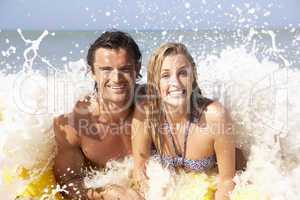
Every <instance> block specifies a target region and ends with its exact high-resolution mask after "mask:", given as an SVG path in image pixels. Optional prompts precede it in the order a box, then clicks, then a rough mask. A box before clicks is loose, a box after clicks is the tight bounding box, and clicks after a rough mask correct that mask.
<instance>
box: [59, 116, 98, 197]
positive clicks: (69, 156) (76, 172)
mask: <svg viewBox="0 0 300 200" xmlns="http://www.w3.org/2000/svg"><path fill="white" fill-rule="evenodd" d="M54 132H55V139H56V143H57V147H58V152H57V155H56V157H55V164H54V174H55V178H56V180H57V182H58V183H59V184H60V185H61V186H62V187H65V190H66V191H67V193H66V192H65V193H63V196H64V197H66V198H67V199H72V200H73V199H74V200H75V199H81V200H86V199H95V198H93V197H92V196H91V194H92V193H93V194H94V192H89V195H88V190H87V189H85V187H84V180H83V178H84V171H83V170H84V167H85V161H84V160H85V159H84V155H83V153H82V152H81V150H80V143H79V141H80V139H79V136H78V135H77V133H76V130H75V129H74V128H73V127H71V126H70V125H69V124H68V118H67V117H66V116H60V117H58V118H56V119H54ZM95 195H96V194H95Z"/></svg>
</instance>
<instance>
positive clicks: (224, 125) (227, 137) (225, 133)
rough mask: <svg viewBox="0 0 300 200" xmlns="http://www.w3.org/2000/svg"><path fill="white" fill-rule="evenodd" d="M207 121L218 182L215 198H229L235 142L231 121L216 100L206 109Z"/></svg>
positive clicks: (233, 168) (234, 159) (219, 199)
mask: <svg viewBox="0 0 300 200" xmlns="http://www.w3.org/2000/svg"><path fill="white" fill-rule="evenodd" d="M207 123H208V126H209V129H210V132H211V134H213V138H214V149H215V153H216V156H217V164H218V170H219V182H218V187H217V192H216V194H215V199H216V200H227V199H229V193H230V192H231V191H232V190H233V188H234V182H233V177H234V176H235V162H236V157H235V142H234V137H233V130H232V121H231V118H230V116H229V114H228V113H227V111H226V110H225V108H224V107H223V106H222V105H221V104H220V103H218V102H213V103H212V104H210V105H209V106H208V109H207Z"/></svg>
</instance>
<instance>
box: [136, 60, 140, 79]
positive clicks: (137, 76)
mask: <svg viewBox="0 0 300 200" xmlns="http://www.w3.org/2000/svg"><path fill="white" fill-rule="evenodd" d="M141 67H142V63H141V62H138V63H137V64H136V65H135V72H136V78H137V79H139V78H140V77H139V74H140V71H141Z"/></svg>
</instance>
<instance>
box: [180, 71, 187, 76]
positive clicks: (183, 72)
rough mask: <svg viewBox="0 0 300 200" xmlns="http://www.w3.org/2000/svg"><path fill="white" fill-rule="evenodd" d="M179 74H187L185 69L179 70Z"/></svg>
mask: <svg viewBox="0 0 300 200" xmlns="http://www.w3.org/2000/svg"><path fill="white" fill-rule="evenodd" d="M179 74H180V75H183V76H186V75H187V71H186V70H182V71H180V72H179Z"/></svg>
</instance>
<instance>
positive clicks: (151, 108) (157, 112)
mask: <svg viewBox="0 0 300 200" xmlns="http://www.w3.org/2000/svg"><path fill="white" fill-rule="evenodd" d="M178 54H181V55H184V56H185V57H186V58H187V60H188V61H189V62H190V64H191V67H192V71H193V72H192V74H193V80H194V81H193V83H192V94H191V98H190V105H188V112H190V111H191V109H194V110H195V109H197V108H200V105H201V102H200V101H201V99H202V98H201V96H202V94H201V90H200V88H199V86H198V83H197V69H196V64H195V62H194V59H193V57H192V56H191V55H190V53H189V52H188V50H187V48H186V46H185V45H184V44H181V43H166V44H164V45H162V46H161V47H159V48H158V49H156V51H155V52H154V53H153V55H152V56H151V58H150V60H149V64H148V72H147V78H148V81H147V106H146V124H147V130H148V133H149V134H151V136H152V137H154V138H153V141H154V144H155V146H156V149H157V150H158V151H159V153H160V154H161V155H162V153H163V152H162V145H163V140H162V137H161V122H162V120H164V119H165V112H164V110H163V106H162V100H161V97H160V94H159V82H160V78H161V77H160V72H161V68H162V64H163V61H164V59H165V58H166V57H167V56H170V55H178Z"/></svg>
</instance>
